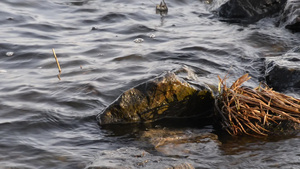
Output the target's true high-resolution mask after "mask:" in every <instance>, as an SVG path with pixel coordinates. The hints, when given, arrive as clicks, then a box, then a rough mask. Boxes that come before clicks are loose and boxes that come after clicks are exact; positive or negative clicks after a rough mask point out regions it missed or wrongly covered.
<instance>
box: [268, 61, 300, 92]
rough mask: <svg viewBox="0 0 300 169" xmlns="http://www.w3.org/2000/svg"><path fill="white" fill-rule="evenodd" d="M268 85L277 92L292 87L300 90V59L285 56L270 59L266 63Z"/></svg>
mask: <svg viewBox="0 0 300 169" xmlns="http://www.w3.org/2000/svg"><path fill="white" fill-rule="evenodd" d="M266 68H267V69H266V81H267V84H268V85H269V86H270V87H272V88H273V89H274V90H277V91H284V90H286V89H288V88H290V87H292V88H298V89H300V59H299V57H293V56H284V57H270V58H267V61H266Z"/></svg>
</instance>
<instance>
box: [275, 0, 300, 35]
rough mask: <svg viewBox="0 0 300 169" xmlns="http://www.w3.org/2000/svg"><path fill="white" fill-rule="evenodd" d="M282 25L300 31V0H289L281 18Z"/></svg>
mask: <svg viewBox="0 0 300 169" xmlns="http://www.w3.org/2000/svg"><path fill="white" fill-rule="evenodd" d="M280 26H282V27H285V28H287V29H291V30H293V31H295V32H300V0H289V1H288V2H287V4H286V6H285V9H284V12H283V13H282V15H281V18H280Z"/></svg>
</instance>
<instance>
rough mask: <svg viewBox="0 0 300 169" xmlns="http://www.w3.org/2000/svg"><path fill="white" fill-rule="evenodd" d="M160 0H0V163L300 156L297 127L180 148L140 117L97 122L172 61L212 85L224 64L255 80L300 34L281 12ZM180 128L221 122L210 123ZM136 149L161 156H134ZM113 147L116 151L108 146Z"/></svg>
mask: <svg viewBox="0 0 300 169" xmlns="http://www.w3.org/2000/svg"><path fill="white" fill-rule="evenodd" d="M159 3H160V1H157V0H155V1H154V0H152V1H133V0H111V1H105V0H40V1H36V0H24V1H20V0H1V2H0V6H1V8H0V23H1V27H0V37H1V42H0V59H1V62H0V77H1V82H0V135H1V137H0V168H7V169H10V168H14V169H21V168H22V169H23V168H70V169H75V168H88V167H90V168H91V166H118V165H122V166H123V167H131V168H164V167H165V166H168V165H169V166H170V165H173V164H175V163H181V162H183V163H185V162H187V163H189V164H191V165H193V166H194V167H195V168H297V167H299V165H300V147H299V146H300V145H299V141H300V135H296V136H292V137H287V138H276V139H251V138H248V137H245V138H244V137H242V138H232V137H228V136H226V135H225V136H223V135H219V139H218V140H214V141H207V143H206V144H204V143H202V144H197V145H198V146H195V145H194V146H195V147H193V148H194V151H193V152H190V153H186V154H184V155H182V154H180V153H179V155H178V154H176V153H178V152H176V150H174V151H175V152H174V153H173V154H172V151H171V152H168V153H161V152H158V151H156V150H155V149H154V148H153V147H151V146H150V145H148V143H147V141H145V140H141V139H140V138H139V135H138V134H136V133H138V132H140V131H136V130H144V129H143V127H140V128H138V127H137V128H135V129H132V128H131V129H129V130H127V129H126V126H125V127H121V126H119V127H118V126H117V129H116V130H107V129H104V128H101V127H99V126H98V124H97V121H96V118H95V115H97V114H98V113H100V112H101V111H102V110H103V109H104V108H105V107H106V106H107V105H109V104H110V103H111V102H112V101H114V100H115V99H116V98H117V97H118V96H119V95H120V94H121V93H122V92H123V91H125V90H127V89H129V88H131V87H133V86H135V85H138V84H139V83H142V82H144V81H146V80H148V79H151V78H153V77H156V76H158V75H160V74H161V73H163V72H165V71H171V70H175V69H179V68H181V67H187V68H189V69H191V70H192V71H194V72H195V74H196V75H197V76H198V79H199V81H204V82H205V83H208V84H211V85H217V83H218V78H217V75H220V76H221V77H224V76H225V75H226V74H228V73H229V74H230V77H229V79H228V82H232V81H233V80H234V79H236V78H238V77H239V76H241V75H243V74H244V73H249V74H250V76H252V79H251V80H250V81H249V82H247V83H246V85H249V86H252V87H254V86H257V85H258V84H259V81H260V80H262V79H263V77H264V68H265V65H264V59H265V58H266V57H280V56H282V55H284V54H285V53H286V52H288V51H291V50H292V51H293V49H295V48H297V47H299V44H300V34H299V33H298V34H296V33H293V32H290V31H288V30H286V29H284V28H281V27H275V26H274V22H275V21H276V19H274V18H265V19H263V20H261V21H259V22H258V23H255V24H251V25H237V24H229V23H225V22H220V21H219V20H218V18H217V17H215V16H214V15H213V10H214V9H216V8H217V7H218V6H219V5H220V4H221V3H222V0H216V1H214V2H212V1H200V0H197V1H193V0H168V1H167V4H168V6H169V12H168V14H167V15H160V14H156V11H155V6H156V4H159ZM137 38H141V39H143V42H141V43H136V42H135V40H136V39H137ZM52 48H54V49H55V51H56V54H57V57H58V59H59V62H60V64H61V68H62V74H61V75H60V78H61V80H59V79H58V77H57V75H58V69H57V65H56V62H55V59H54V57H53V53H52ZM296 56H297V57H300V56H299V53H298V54H296ZM299 66H300V65H299ZM289 91H293V90H287V93H290V94H292V95H293V96H295V97H298V98H299V97H300V94H299V93H297V92H295V91H294V92H289ZM185 127H186V128H188V130H197V131H198V132H206V133H212V132H214V129H213V127H212V126H211V125H206V126H204V127H203V128H193V127H192V126H185ZM133 130H134V131H133ZM190 148H191V147H190ZM135 151H136V152H137V153H138V152H139V151H143V152H145V153H148V154H147V155H148V156H149V157H151V158H150V159H148V160H151V159H156V161H160V163H159V162H157V165H154V162H153V163H152V164H150V162H149V165H148V164H147V163H144V164H143V165H136V164H135V162H136V159H135V158H132V154H131V153H133V154H134V153H136V152H135ZM124 152H126V153H128V154H127V155H126V153H124ZM109 153H111V154H114V153H115V155H112V156H111V157H106V156H105V154H106V155H107V154H109ZM118 153H119V154H118ZM122 153H123V154H122ZM170 153H171V154H170ZM114 157H115V158H118V159H119V160H116V159H114ZM154 166H156V167H154ZM117 168H118V167H117Z"/></svg>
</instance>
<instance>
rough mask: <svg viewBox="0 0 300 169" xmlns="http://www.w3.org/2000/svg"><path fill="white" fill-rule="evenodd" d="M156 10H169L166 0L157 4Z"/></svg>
mask: <svg viewBox="0 0 300 169" xmlns="http://www.w3.org/2000/svg"><path fill="white" fill-rule="evenodd" d="M156 11H159V12H168V6H167V4H166V3H165V0H162V1H161V2H160V4H159V5H156Z"/></svg>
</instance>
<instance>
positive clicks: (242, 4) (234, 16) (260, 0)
mask: <svg viewBox="0 0 300 169" xmlns="http://www.w3.org/2000/svg"><path fill="white" fill-rule="evenodd" d="M285 4H286V0H229V1H228V2H226V3H225V4H223V5H221V6H220V7H219V9H218V14H219V16H220V17H222V18H223V19H222V20H223V21H227V22H234V23H247V24H248V23H254V22H256V21H258V20H260V19H262V18H265V17H269V16H272V15H273V14H275V13H279V12H280V11H281V10H282V9H284V6H285Z"/></svg>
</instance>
